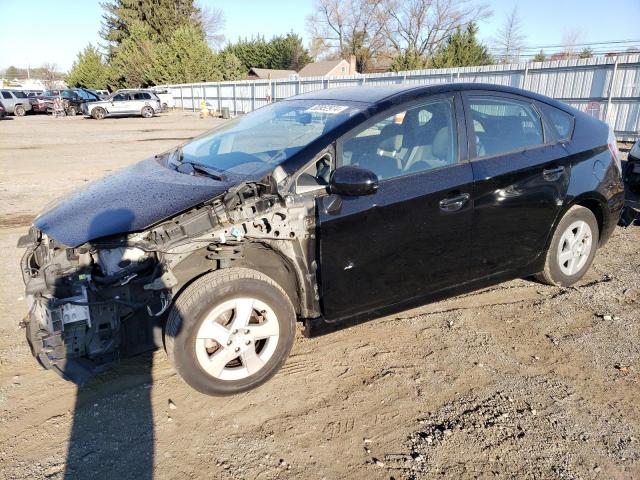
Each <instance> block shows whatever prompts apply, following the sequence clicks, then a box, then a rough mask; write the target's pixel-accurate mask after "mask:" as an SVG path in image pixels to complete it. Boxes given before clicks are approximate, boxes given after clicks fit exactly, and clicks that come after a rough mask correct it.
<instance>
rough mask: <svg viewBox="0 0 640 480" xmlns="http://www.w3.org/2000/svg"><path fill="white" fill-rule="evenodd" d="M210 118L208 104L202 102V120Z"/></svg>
mask: <svg viewBox="0 0 640 480" xmlns="http://www.w3.org/2000/svg"><path fill="white" fill-rule="evenodd" d="M208 116H209V109H208V108H207V102H206V101H205V100H204V99H203V100H200V118H206V117H208Z"/></svg>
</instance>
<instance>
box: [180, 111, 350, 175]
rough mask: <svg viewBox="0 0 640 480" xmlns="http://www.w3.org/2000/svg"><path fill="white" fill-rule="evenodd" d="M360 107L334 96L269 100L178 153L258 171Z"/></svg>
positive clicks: (232, 169)
mask: <svg viewBox="0 0 640 480" xmlns="http://www.w3.org/2000/svg"><path fill="white" fill-rule="evenodd" d="M362 108H363V107H361V106H360V104H356V105H353V104H350V103H349V102H336V101H333V100H326V101H325V100H286V101H282V102H277V103H272V104H269V105H267V106H266V107H262V108H259V109H257V110H255V111H253V112H251V113H248V114H247V115H243V116H240V117H236V118H235V119H233V120H231V121H230V122H227V123H225V124H224V125H222V126H221V127H219V128H217V129H215V130H212V131H211V132H208V133H206V134H204V135H202V136H200V137H197V138H195V139H194V140H192V141H191V142H189V143H186V144H185V145H183V147H182V149H181V150H179V152H178V157H179V160H181V161H184V162H193V163H197V164H202V165H205V166H207V167H210V168H214V169H217V170H220V171H223V172H228V173H232V174H237V175H257V174H261V173H263V172H267V171H269V170H271V169H273V168H274V167H275V166H276V165H279V164H281V163H283V162H285V161H286V160H287V159H289V158H291V157H292V156H293V155H295V154H296V153H298V152H299V151H300V150H302V149H303V148H304V147H306V146H307V145H308V144H309V143H311V142H314V141H315V140H317V139H319V138H320V137H321V136H323V135H325V134H327V133H329V132H330V131H332V130H333V129H335V128H338V127H339V126H340V125H342V123H344V122H345V121H347V120H349V119H350V118H351V117H352V116H353V115H355V114H357V113H360V111H361V110H362Z"/></svg>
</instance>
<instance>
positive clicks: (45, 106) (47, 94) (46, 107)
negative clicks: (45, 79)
mask: <svg viewBox="0 0 640 480" xmlns="http://www.w3.org/2000/svg"><path fill="white" fill-rule="evenodd" d="M60 92H61V90H45V91H44V92H42V94H40V95H36V96H35V97H32V98H29V103H30V104H31V109H32V110H33V111H34V112H35V113H47V112H49V111H51V108H52V103H53V99H54V98H55V97H57V96H58V95H60Z"/></svg>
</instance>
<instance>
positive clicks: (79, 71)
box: [66, 44, 110, 90]
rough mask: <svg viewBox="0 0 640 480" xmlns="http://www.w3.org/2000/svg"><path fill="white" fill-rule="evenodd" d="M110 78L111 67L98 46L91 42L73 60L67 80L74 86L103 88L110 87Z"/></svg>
mask: <svg viewBox="0 0 640 480" xmlns="http://www.w3.org/2000/svg"><path fill="white" fill-rule="evenodd" d="M109 79H110V72H109V67H108V65H107V64H106V63H105V61H104V59H103V57H102V54H101V53H100V52H99V51H98V49H97V48H96V47H94V46H93V45H91V44H89V45H87V47H86V48H85V49H84V50H83V51H82V52H79V53H78V58H77V60H76V61H75V62H73V66H72V67H71V71H70V72H69V74H68V75H67V77H66V82H67V84H68V85H69V86H72V87H85V88H93V89H100V90H103V89H106V88H107V87H108V85H109Z"/></svg>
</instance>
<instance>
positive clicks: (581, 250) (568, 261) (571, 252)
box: [558, 220, 593, 276]
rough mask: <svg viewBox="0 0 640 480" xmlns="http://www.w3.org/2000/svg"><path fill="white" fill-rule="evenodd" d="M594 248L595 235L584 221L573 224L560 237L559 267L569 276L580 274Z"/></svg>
mask: <svg viewBox="0 0 640 480" xmlns="http://www.w3.org/2000/svg"><path fill="white" fill-rule="evenodd" d="M591 248H593V233H592V232H591V227H590V226H589V224H588V223H587V222H585V221H583V220H576V221H575V222H573V223H571V224H570V225H569V226H568V227H567V229H566V230H565V231H564V232H563V234H562V236H561V237H560V244H559V245H558V265H559V266H560V270H561V271H562V273H564V274H565V275H568V276H572V275H575V274H576V273H578V272H579V271H580V270H581V269H582V268H583V267H584V265H585V264H586V263H587V260H588V259H589V254H590V253H591Z"/></svg>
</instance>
